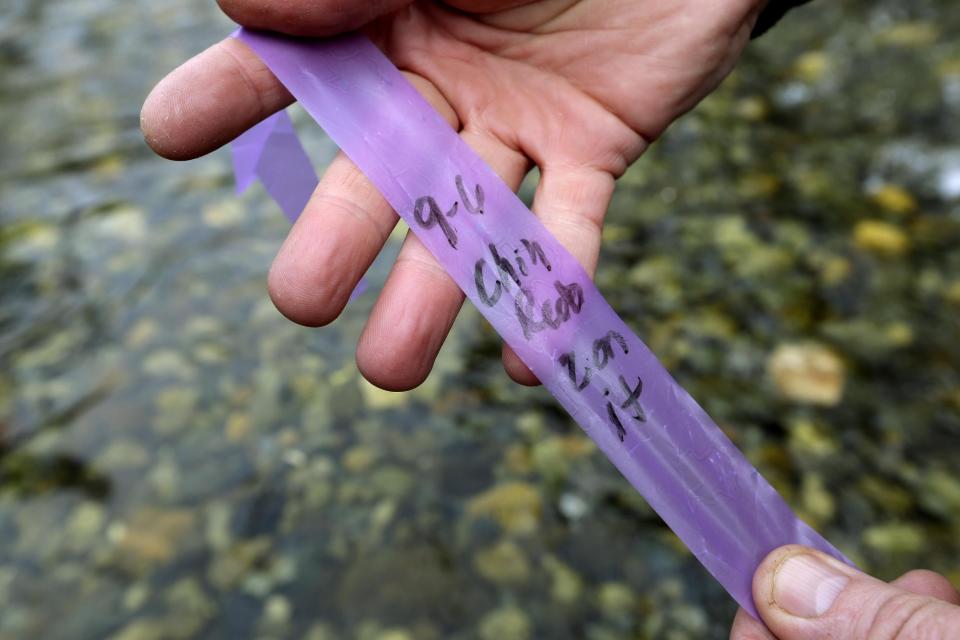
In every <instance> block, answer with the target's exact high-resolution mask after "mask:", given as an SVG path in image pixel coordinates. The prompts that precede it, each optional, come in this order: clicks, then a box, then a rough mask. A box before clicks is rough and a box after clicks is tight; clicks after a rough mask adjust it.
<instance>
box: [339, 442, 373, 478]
mask: <svg viewBox="0 0 960 640" xmlns="http://www.w3.org/2000/svg"><path fill="white" fill-rule="evenodd" d="M376 459H377V452H376V451H374V450H373V449H370V448H369V447H364V446H362V445H358V446H355V447H351V448H350V449H348V450H347V452H346V453H344V454H343V467H344V468H345V469H346V470H347V471H350V472H353V473H361V472H363V471H366V470H367V469H369V468H370V467H371V466H373V463H374V462H375V461H376Z"/></svg>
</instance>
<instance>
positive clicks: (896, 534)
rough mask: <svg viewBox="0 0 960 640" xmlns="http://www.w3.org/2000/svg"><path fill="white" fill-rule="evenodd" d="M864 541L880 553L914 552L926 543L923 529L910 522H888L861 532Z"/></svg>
mask: <svg viewBox="0 0 960 640" xmlns="http://www.w3.org/2000/svg"><path fill="white" fill-rule="evenodd" d="M863 541H864V543H865V544H866V545H867V546H868V547H870V548H872V549H874V550H876V551H880V552H882V553H916V552H917V551H920V550H922V549H923V548H924V547H925V546H926V544H927V538H926V536H925V535H924V532H923V529H921V528H920V527H918V526H916V525H912V524H905V523H904V524H901V523H890V524H882V525H876V526H873V527H870V528H869V529H867V530H866V531H864V532H863Z"/></svg>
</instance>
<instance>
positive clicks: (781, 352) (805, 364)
mask: <svg viewBox="0 0 960 640" xmlns="http://www.w3.org/2000/svg"><path fill="white" fill-rule="evenodd" d="M767 371H768V372H769V373H770V376H771V377H772V378H773V381H774V383H776V385H777V389H778V390H779V391H780V393H782V394H783V395H784V396H785V397H786V398H788V399H790V400H794V401H796V402H802V403H809V404H817V405H825V406H833V405H836V404H838V403H839V402H840V399H841V398H842V397H843V388H844V384H845V382H846V369H845V367H844V364H843V361H842V360H841V359H840V357H839V356H838V355H837V354H836V353H834V351H833V350H832V349H830V348H828V347H825V346H823V345H820V344H817V343H813V342H810V343H800V344H782V345H780V346H779V347H777V348H776V349H775V350H774V352H773V353H772V354H771V355H770V358H769V360H768V361H767Z"/></svg>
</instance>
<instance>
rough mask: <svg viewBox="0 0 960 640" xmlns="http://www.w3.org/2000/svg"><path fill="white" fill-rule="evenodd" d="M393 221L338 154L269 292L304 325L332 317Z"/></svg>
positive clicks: (416, 82)
mask: <svg viewBox="0 0 960 640" xmlns="http://www.w3.org/2000/svg"><path fill="white" fill-rule="evenodd" d="M404 75H405V76H406V78H407V79H408V80H409V81H410V82H411V84H413V86H414V87H416V88H417V90H418V91H419V92H420V93H421V94H422V95H423V96H424V97H425V98H426V99H427V102H429V103H430V104H431V105H433V107H434V108H435V109H437V111H438V112H440V114H441V115H442V116H443V117H444V118H445V119H446V120H447V122H449V123H450V125H451V126H452V127H454V128H458V127H459V122H458V120H457V116H456V114H455V113H454V112H453V110H452V109H451V108H450V106H449V105H448V104H447V103H446V101H445V100H444V99H443V96H441V95H440V93H439V92H438V91H437V89H436V88H435V87H434V86H433V85H432V84H431V83H430V82H429V81H427V80H424V79H423V78H421V77H419V76H416V75H414V74H411V73H405V74H404ZM396 223H397V214H396V212H394V210H393V208H392V207H391V206H390V205H389V204H388V203H387V201H386V200H385V199H384V198H383V196H382V195H380V192H379V191H377V189H376V187H374V186H373V184H372V183H371V182H370V181H369V180H368V179H367V178H366V176H364V175H363V174H362V173H361V172H360V170H359V169H358V168H357V167H356V165H354V164H353V163H352V162H351V161H350V160H349V159H348V158H347V157H346V156H344V155H343V154H342V153H341V154H339V155H338V156H337V157H336V158H335V159H334V161H333V162H332V163H331V165H330V166H329V168H328V169H327V171H326V172H325V173H324V175H323V177H322V178H321V179H320V183H319V185H317V189H316V190H315V191H314V193H313V195H312V196H311V198H310V201H309V202H308V203H307V206H306V208H305V209H304V211H303V214H302V215H301V216H300V217H299V218H298V219H297V222H296V223H295V224H294V226H293V228H292V229H291V230H290V233H289V234H288V235H287V239H286V241H284V243H283V246H282V247H281V248H280V251H279V253H278V254H277V257H276V259H275V260H274V261H273V266H272V267H271V268H270V276H269V278H268V288H269V291H270V297H271V299H272V300H273V302H274V304H275V305H276V307H277V309H279V310H280V312H281V313H282V314H283V315H285V316H287V317H288V318H290V319H291V320H293V321H294V322H298V323H300V324H303V325H307V326H311V327H317V326H322V325H325V324H329V323H330V322H333V321H334V320H335V319H336V318H337V316H339V315H340V312H341V311H343V308H344V306H346V304H347V301H348V300H349V298H350V294H351V292H352V291H353V290H354V288H355V287H356V285H357V282H358V281H359V279H360V277H361V276H362V275H363V274H364V273H365V272H366V270H367V268H369V266H370V263H372V262H373V260H374V258H376V257H377V254H378V253H379V252H380V249H381V248H382V247H383V243H384V242H385V241H386V239H387V237H388V236H389V235H390V232H391V230H392V229H393V227H394V226H395V225H396Z"/></svg>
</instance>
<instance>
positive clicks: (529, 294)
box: [514, 280, 583, 340]
mask: <svg viewBox="0 0 960 640" xmlns="http://www.w3.org/2000/svg"><path fill="white" fill-rule="evenodd" d="M553 288H554V289H555V290H556V291H557V293H558V294H559V297H558V298H557V299H556V300H554V301H552V302H551V301H550V300H544V301H543V302H541V303H539V304H538V301H537V299H536V298H535V297H534V295H533V291H531V289H530V288H529V287H521V288H520V291H519V292H517V295H516V297H515V298H514V310H515V311H516V314H517V320H519V322H520V328H521V329H522V330H523V337H524V338H526V339H527V340H529V339H530V338H531V337H532V336H533V334H535V333H539V332H540V331H543V330H545V329H547V328H551V329H557V328H559V327H560V325H562V324H563V323H565V322H567V321H568V320H569V319H570V318H571V316H572V314H574V313H580V310H581V309H582V308H583V288H582V287H581V286H580V285H579V284H577V283H576V282H572V283H570V284H566V285H565V284H563V283H562V282H560V281H559V280H558V281H556V282H554V283H553ZM538 311H539V314H538ZM537 317H539V320H538V319H537Z"/></svg>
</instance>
